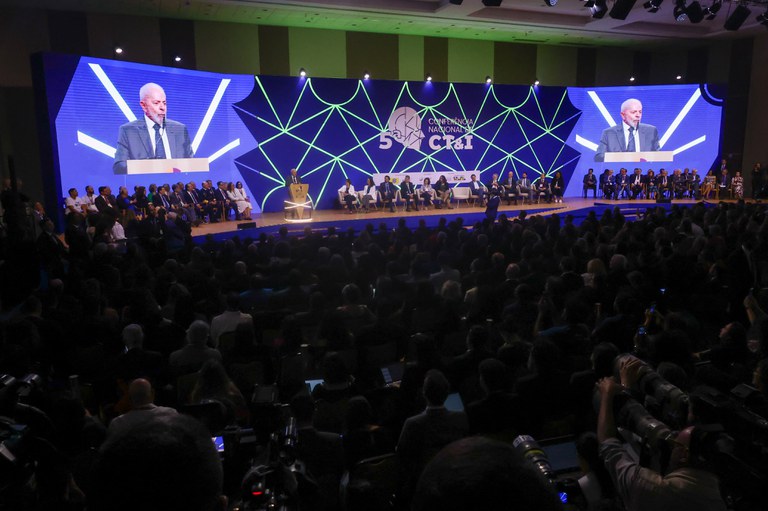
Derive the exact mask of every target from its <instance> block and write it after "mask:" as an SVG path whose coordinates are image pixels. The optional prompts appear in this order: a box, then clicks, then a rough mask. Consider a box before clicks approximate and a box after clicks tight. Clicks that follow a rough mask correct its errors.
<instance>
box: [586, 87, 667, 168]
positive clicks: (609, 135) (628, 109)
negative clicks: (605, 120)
mask: <svg viewBox="0 0 768 511" xmlns="http://www.w3.org/2000/svg"><path fill="white" fill-rule="evenodd" d="M642 117H643V104H642V103H640V101H639V100H637V99H628V100H626V101H625V102H624V103H622V104H621V120H622V122H621V123H620V124H618V125H616V126H611V127H610V128H606V129H605V130H603V134H602V136H601V137H600V144H599V145H598V147H597V152H596V153H595V161H604V160H605V153H623V152H639V151H658V150H659V149H660V147H659V132H658V130H657V129H656V126H652V125H650V124H642V123H641V122H640V119H642Z"/></svg>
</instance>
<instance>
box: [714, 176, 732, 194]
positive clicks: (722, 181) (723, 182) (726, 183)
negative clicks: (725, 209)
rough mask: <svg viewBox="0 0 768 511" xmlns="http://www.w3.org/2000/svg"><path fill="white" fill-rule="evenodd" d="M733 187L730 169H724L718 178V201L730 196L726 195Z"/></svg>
mask: <svg viewBox="0 0 768 511" xmlns="http://www.w3.org/2000/svg"><path fill="white" fill-rule="evenodd" d="M730 186H731V178H730V177H728V169H723V170H722V171H721V172H720V175H719V176H718V177H717V189H716V190H717V198H718V200H723V199H726V198H727V196H728V194H727V193H726V192H727V190H728V188H729V187H730Z"/></svg>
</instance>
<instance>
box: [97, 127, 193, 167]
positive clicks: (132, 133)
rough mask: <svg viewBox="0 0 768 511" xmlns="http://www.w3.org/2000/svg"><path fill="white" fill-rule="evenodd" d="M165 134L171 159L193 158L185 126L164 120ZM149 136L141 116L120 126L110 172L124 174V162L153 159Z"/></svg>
mask: <svg viewBox="0 0 768 511" xmlns="http://www.w3.org/2000/svg"><path fill="white" fill-rule="evenodd" d="M165 132H166V135H167V137H168V145H169V146H170V150H171V154H170V156H171V157H172V158H192V157H194V153H193V151H192V143H191V142H190V140H189V133H188V132H187V127H186V126H184V125H183V124H182V123H180V122H177V121H172V120H170V119H166V120H165ZM149 136H150V135H149V131H148V130H147V123H146V121H145V120H144V116H143V115H142V116H141V118H140V119H136V120H135V121H131V122H129V123H127V124H123V125H122V126H120V133H119V135H118V137H117V150H116V151H115V163H114V164H113V165H112V171H113V172H114V173H115V174H125V173H126V172H127V171H128V166H127V164H126V160H148V159H151V158H154V157H155V153H154V151H153V150H152V141H151V140H150V138H149Z"/></svg>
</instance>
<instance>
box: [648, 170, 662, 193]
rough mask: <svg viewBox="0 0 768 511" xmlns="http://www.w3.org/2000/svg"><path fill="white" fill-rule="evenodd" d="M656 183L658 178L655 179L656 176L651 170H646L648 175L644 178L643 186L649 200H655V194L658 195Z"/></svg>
mask: <svg viewBox="0 0 768 511" xmlns="http://www.w3.org/2000/svg"><path fill="white" fill-rule="evenodd" d="M657 181H658V178H657V177H656V174H655V173H654V172H653V170H652V169H648V175H647V176H646V177H645V186H646V190H647V192H648V198H649V199H656V194H657V193H659V186H658V184H657Z"/></svg>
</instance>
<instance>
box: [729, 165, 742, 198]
mask: <svg viewBox="0 0 768 511" xmlns="http://www.w3.org/2000/svg"><path fill="white" fill-rule="evenodd" d="M731 190H732V191H733V197H734V198H735V199H738V200H741V199H743V198H744V178H743V177H741V172H739V171H738V170H737V171H736V175H735V176H733V179H731Z"/></svg>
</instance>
